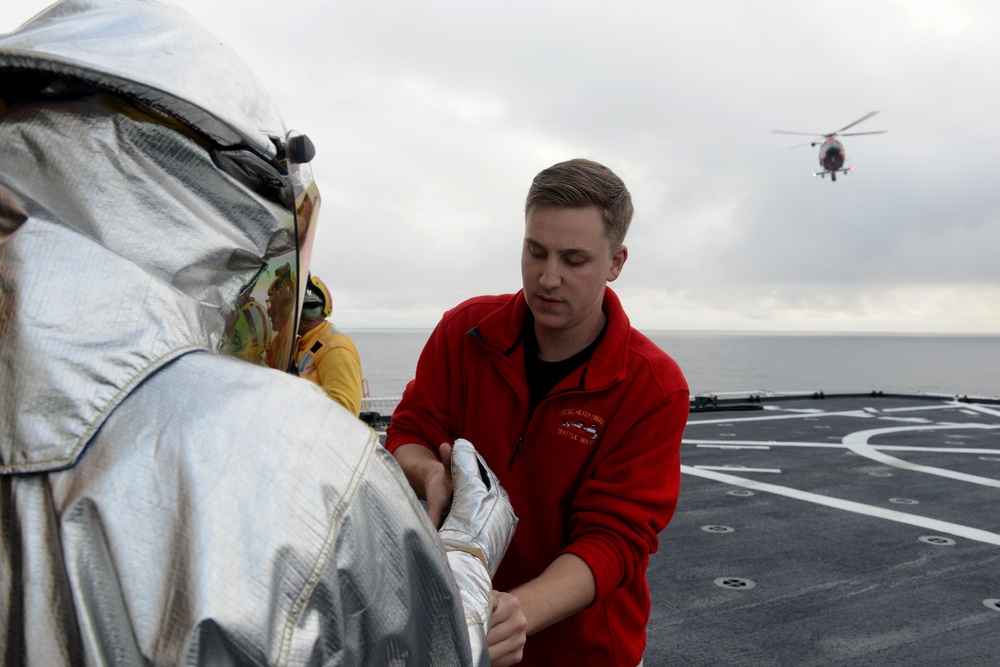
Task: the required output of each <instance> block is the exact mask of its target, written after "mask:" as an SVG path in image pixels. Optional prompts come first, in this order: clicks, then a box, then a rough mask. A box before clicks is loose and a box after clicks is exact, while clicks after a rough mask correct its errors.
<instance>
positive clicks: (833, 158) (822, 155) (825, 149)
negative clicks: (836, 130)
mask: <svg viewBox="0 0 1000 667" xmlns="http://www.w3.org/2000/svg"><path fill="white" fill-rule="evenodd" d="M819 163H820V165H821V166H822V167H823V168H824V169H826V170H827V171H829V172H830V173H831V174H836V173H837V172H838V171H840V170H841V169H842V168H843V166H844V145H843V144H841V143H840V142H839V141H837V140H836V139H834V138H833V137H827V138H826V141H824V142H823V143H822V144H820V147H819Z"/></svg>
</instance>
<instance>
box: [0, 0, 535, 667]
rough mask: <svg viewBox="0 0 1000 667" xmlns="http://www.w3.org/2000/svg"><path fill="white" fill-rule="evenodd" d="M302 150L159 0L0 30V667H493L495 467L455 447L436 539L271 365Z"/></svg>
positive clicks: (305, 201) (352, 444) (230, 68)
mask: <svg viewBox="0 0 1000 667" xmlns="http://www.w3.org/2000/svg"><path fill="white" fill-rule="evenodd" d="M312 154H313V149H312V146H311V143H310V142H309V141H308V140H307V139H306V138H305V137H304V136H302V135H297V134H295V133H293V132H288V131H286V129H285V127H284V124H283V122H282V120H281V117H280V116H279V115H278V113H277V110H276V109H275V108H274V106H273V103H272V102H271V100H270V98H269V97H268V95H267V94H266V92H265V91H264V90H263V88H262V86H261V85H260V83H259V82H258V81H257V79H255V78H254V76H253V75H252V74H251V73H250V72H249V71H248V69H247V67H246V65H245V64H244V63H243V62H242V60H240V59H239V58H238V56H236V55H235V54H234V53H233V52H232V51H231V50H230V49H229V48H228V47H226V46H224V45H222V44H221V43H220V42H219V40H218V39H216V38H215V37H213V36H212V35H211V34H210V33H208V32H206V31H205V30H204V29H202V28H201V27H199V26H198V25H197V24H196V23H194V22H193V21H192V20H191V18H190V17H189V16H188V15H187V14H186V13H184V12H182V11H180V10H178V9H176V8H174V7H172V6H170V5H166V4H160V3H159V2H154V1H153V0H66V1H65V2H62V3H59V4H57V5H54V6H53V7H51V8H49V9H48V10H46V11H44V12H42V13H41V14H39V15H37V16H36V17H34V18H33V19H31V20H30V21H28V22H27V23H26V24H25V25H23V26H22V27H21V28H19V29H17V30H16V31H15V32H13V33H10V34H8V35H4V36H0V664H4V665H22V664H27V665H46V666H49V665H56V666H58V665H78V664H94V665H97V664H103V665H140V664H157V665H164V664H197V665H234V664H253V665H256V664H286V665H287V664H310V665H314V664H315V665H421V666H423V665H463V664H485V663H486V662H487V661H488V654H487V651H486V648H485V641H484V639H485V632H486V630H487V629H488V623H489V615H490V610H491V595H492V589H491V585H490V577H491V574H492V572H494V571H495V568H496V566H497V564H498V563H499V560H500V559H501V558H502V556H503V553H504V550H505V549H506V546H507V544H508V543H509V540H510V537H511V535H512V533H513V530H514V526H515V524H516V518H515V517H514V515H513V512H512V511H511V509H510V503H509V501H508V500H507V498H506V494H505V492H504V491H503V490H502V489H501V488H500V487H499V485H498V484H497V482H496V478H495V477H494V476H493V475H492V473H491V472H490V471H489V470H488V469H487V468H485V466H484V465H483V463H482V461H481V460H480V459H479V458H478V457H477V455H476V454H475V451H474V449H473V448H472V446H471V445H470V444H469V443H456V446H455V449H454V451H453V453H452V455H451V469H452V471H453V475H454V478H455V501H454V504H453V506H452V508H451V512H450V514H449V515H448V518H447V520H446V521H445V523H444V525H443V526H442V527H441V529H440V531H436V530H435V528H434V526H433V525H431V523H430V522H429V520H428V518H427V515H426V513H425V512H424V511H423V510H422V508H421V507H420V505H419V501H417V500H416V498H415V496H414V495H413V494H412V493H411V492H410V490H409V485H408V484H407V482H406V479H405V478H404V477H403V475H402V473H401V471H400V469H399V468H398V466H397V465H396V464H395V462H394V460H393V458H392V456H391V455H389V454H388V453H387V452H386V451H385V450H384V449H383V448H382V447H381V446H380V444H379V441H378V438H377V436H376V435H375V433H374V432H373V431H371V430H370V429H369V428H367V427H366V426H365V425H364V424H363V423H362V422H361V421H359V420H357V419H355V418H354V417H353V415H351V414H350V413H348V412H347V411H346V410H344V409H343V408H342V407H341V406H339V405H337V404H336V403H334V402H332V401H330V400H329V399H328V398H327V397H326V396H325V395H323V393H322V392H321V391H320V390H319V389H318V388H316V387H315V386H313V385H312V384H310V383H307V382H302V381H301V380H300V379H298V378H295V377H293V376H291V375H288V374H286V373H284V372H281V371H279V370H275V369H282V370H284V369H287V368H288V363H289V359H290V356H291V354H292V345H293V342H294V340H295V336H294V332H295V328H296V324H297V320H298V317H299V313H300V310H301V303H302V295H303V291H304V279H305V277H306V275H307V273H308V271H307V269H308V263H309V256H310V246H311V242H312V235H313V233H314V231H315V220H316V214H317V213H318V210H319V193H318V190H317V189H316V187H315V184H314V183H313V181H312V178H311V175H310V173H311V172H310V170H309V164H308V162H309V160H310V159H311V158H312ZM220 353H222V354H220ZM268 363H269V364H270V366H272V367H273V368H269V367H268V365H267V364H268Z"/></svg>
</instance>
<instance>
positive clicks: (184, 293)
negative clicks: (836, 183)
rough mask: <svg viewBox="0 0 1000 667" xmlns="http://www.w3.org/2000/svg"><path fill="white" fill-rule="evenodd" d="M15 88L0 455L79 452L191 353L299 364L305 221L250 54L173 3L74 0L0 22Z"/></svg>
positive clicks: (1, 151) (5, 128) (1, 276)
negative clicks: (8, 26)
mask: <svg viewBox="0 0 1000 667" xmlns="http://www.w3.org/2000/svg"><path fill="white" fill-rule="evenodd" d="M205 62H211V63H212V66H211V67H206V66H204V63H205ZM0 98H3V100H4V101H5V104H3V105H0V435H2V437H0V472H32V471H42V470H53V469H59V468H63V467H68V466H71V465H73V463H74V462H75V461H76V460H77V459H78V457H79V456H80V454H81V452H82V450H83V448H84V447H85V446H86V444H87V442H88V441H89V439H90V438H91V437H92V436H93V434H94V433H95V432H96V430H97V429H98V428H100V426H101V424H102V423H103V421H104V419H105V418H106V417H107V415H108V414H109V413H110V411H111V410H112V409H113V408H114V407H115V406H116V405H117V404H118V403H119V402H120V401H121V400H122V399H123V398H124V397H125V396H127V395H128V393H129V392H130V391H131V390H132V389H133V388H134V387H135V386H137V385H138V384H139V383H140V382H142V381H143V380H144V379H145V378H146V377H147V376H148V375H149V374H150V373H151V372H152V371H154V370H155V369H157V368H159V367H160V366H161V365H162V364H164V363H166V362H168V361H170V360H172V359H174V358H176V357H177V356H179V355H181V354H184V353H185V352H189V351H192V350H197V349H203V350H209V351H213V352H218V351H223V352H229V353H232V354H233V355H235V356H241V357H243V358H245V359H247V360H249V361H252V362H255V363H259V364H268V365H272V366H277V367H281V368H282V369H284V368H285V367H286V366H284V365H282V363H283V362H284V363H287V361H284V357H281V355H278V354H275V355H272V353H273V352H275V351H276V350H284V349H287V351H288V354H289V355H290V353H291V345H292V343H293V342H294V327H295V324H296V320H297V313H298V310H297V305H296V291H295V289H294V288H295V282H296V279H297V277H296V274H297V273H298V271H297V269H298V261H299V257H300V254H302V245H303V243H306V245H308V243H307V241H308V240H307V239H303V238H302V236H304V235H305V233H304V230H303V229H302V228H301V227H302V225H300V228H299V229H298V230H297V231H296V223H295V215H294V213H293V208H294V207H295V206H296V204H297V202H298V200H294V201H293V197H292V196H291V194H290V193H291V187H290V184H289V181H290V180H291V179H290V177H289V175H288V172H287V171H286V169H285V166H284V162H283V161H282V158H284V140H285V136H286V133H285V128H284V127H283V125H282V121H281V119H280V117H279V115H278V113H277V112H276V110H275V107H274V105H273V103H272V101H271V99H270V97H269V96H268V95H267V93H266V92H265V91H264V89H263V87H262V86H261V84H260V83H259V82H258V80H257V79H256V77H255V76H254V75H253V74H252V73H251V72H250V70H249V68H248V67H247V66H246V65H245V63H244V62H243V61H242V60H241V59H240V58H239V56H237V55H236V54H235V53H234V52H233V51H232V50H230V49H229V48H228V47H226V46H223V45H222V44H220V43H219V40H218V39H217V38H215V37H213V36H212V35H211V34H209V33H208V32H206V31H205V30H204V29H202V28H200V27H198V25H197V24H196V23H194V21H193V20H192V19H191V17H190V16H189V15H187V14H186V13H185V12H183V11H181V10H179V9H176V8H174V7H171V6H168V5H164V4H160V3H158V2H153V1H149V2H122V1H120V0H66V1H65V2H62V3H60V4H57V5H55V6H53V7H52V8H50V9H48V10H46V11H44V12H42V13H40V14H39V15H37V16H36V17H35V18H33V19H32V20H31V21H29V22H28V23H26V24H25V25H24V26H22V27H21V28H20V29H19V30H17V31H15V32H14V33H11V34H8V35H5V36H3V37H0ZM4 106H6V107H7V108H6V110H4ZM69 138H72V139H69ZM310 157H311V156H310ZM313 205H315V207H316V208H318V194H317V198H316V200H315V201H313V202H310V209H312V208H313ZM297 234H298V235H299V237H297ZM306 256H307V253H306ZM302 261H303V262H304V263H305V262H306V259H305V257H303V260H302ZM302 273H305V271H304V270H303V272H302ZM123 283H124V284H127V285H128V286H129V289H130V290H134V291H135V293H138V294H141V295H143V298H142V300H141V301H140V300H137V302H141V303H143V307H141V308H136V306H135V303H131V302H124V301H123V300H122V299H120V298H118V297H112V296H110V295H113V294H115V293H116V291H118V290H119V289H120V285H122V284H123ZM112 287H114V289H113V288H112ZM279 287H280V288H281V289H279ZM261 290H263V291H261ZM53 293H58V294H59V295H60V298H58V299H55V300H54V299H52V298H51V295H52V294H53ZM299 294H301V291H299ZM279 297H280V298H279ZM272 300H273V303H272ZM66 304H72V306H71V307H69V308H67V305H66ZM265 304H266V305H265ZM268 317H270V320H268ZM282 318H283V319H282ZM262 319H263V320H264V321H263V322H262ZM271 322H275V323H277V322H281V323H282V325H281V326H278V325H277V324H275V326H273V327H269V324H270V323H271ZM279 338H280V340H278V339H279ZM262 341H263V342H262ZM272 356H273V357H274V358H272ZM26 378H31V380H30V382H28V381H27V380H26Z"/></svg>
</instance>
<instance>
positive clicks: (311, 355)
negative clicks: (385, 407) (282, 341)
mask: <svg viewBox="0 0 1000 667" xmlns="http://www.w3.org/2000/svg"><path fill="white" fill-rule="evenodd" d="M332 312H333V305H332V304H331V302H330V290H328V289H327V287H326V285H325V284H324V283H323V281H322V280H320V279H319V278H317V277H316V276H314V275H310V276H309V280H308V282H307V283H306V296H305V300H304V301H303V304H302V318H301V319H300V320H299V340H298V343H297V345H296V347H295V368H296V370H297V371H298V374H299V375H300V376H302V377H304V378H306V379H307V380H311V381H313V382H315V383H316V384H318V385H319V386H320V387H322V389H323V391H325V392H326V394H327V395H328V396H329V397H330V398H332V399H333V400H335V401H337V402H338V403H340V404H341V405H343V406H344V407H345V408H347V409H348V410H349V411H351V412H353V413H354V416H355V417H357V416H359V415H360V414H361V357H359V356H358V350H357V348H356V347H354V342H353V341H352V340H351V339H350V338H349V337H348V336H347V335H346V334H344V333H343V332H341V331H340V330H339V329H337V328H336V327H334V326H333V324H331V323H330V321H329V320H327V319H326V318H328V317H329V316H330V313H332Z"/></svg>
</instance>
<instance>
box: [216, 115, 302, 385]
mask: <svg viewBox="0 0 1000 667" xmlns="http://www.w3.org/2000/svg"><path fill="white" fill-rule="evenodd" d="M276 143H278V142H276ZM280 148H281V149H282V150H281V153H282V154H283V155H282V157H281V159H280V164H281V167H282V170H283V171H284V173H283V174H274V173H273V169H272V170H271V172H272V173H271V174H266V173H265V174H263V175H262V174H261V173H260V172H261V166H262V165H261V164H259V162H260V161H259V159H258V158H254V159H253V160H251V161H248V160H247V157H248V156H247V154H246V153H241V154H240V155H239V156H238V157H239V160H238V161H237V160H235V158H236V157H237V156H236V155H235V154H232V153H230V154H228V155H226V156H225V158H226V159H225V160H221V159H220V161H219V162H220V166H222V168H223V169H224V170H225V171H227V172H229V173H234V171H235V170H234V168H233V164H234V163H235V164H239V165H240V166H239V172H240V173H239V175H241V176H245V175H246V173H247V172H248V171H249V170H248V168H247V165H248V164H249V163H254V162H255V163H254V166H253V171H254V172H255V173H254V176H255V178H256V179H257V185H258V187H257V188H256V189H257V190H258V191H259V190H260V189H261V188H260V187H259V185H260V182H261V181H262V182H264V183H265V185H268V186H270V187H269V188H267V189H268V190H269V191H270V192H271V193H272V197H276V198H277V199H278V200H279V201H281V202H282V203H283V205H284V206H285V210H284V211H282V213H281V220H280V221H279V229H278V233H277V234H275V239H276V241H275V242H274V243H273V244H272V247H271V249H270V250H269V252H268V255H267V257H266V263H265V264H263V265H262V266H261V267H260V270H259V271H258V273H257V275H256V276H255V277H254V278H253V280H252V281H251V282H250V283H249V285H247V286H246V287H245V288H244V289H243V290H242V291H241V293H240V297H239V301H238V303H237V308H236V312H235V313H234V316H233V317H232V318H230V321H229V323H228V325H227V327H226V331H225V334H224V340H223V345H222V350H221V351H222V352H223V353H225V354H230V355H232V356H235V357H239V358H240V359H243V360H245V361H249V362H251V363H256V364H261V365H266V366H270V367H272V368H277V369H279V370H288V368H289V367H290V365H291V362H292V352H293V350H294V349H295V336H296V332H297V330H298V322H299V318H300V317H301V309H302V303H303V300H304V298H305V291H306V284H307V282H308V278H309V263H310V260H311V259H312V246H313V238H314V236H315V233H316V222H317V219H318V217H319V208H320V195H319V189H318V188H317V187H316V182H315V180H313V175H312V168H311V167H310V165H309V164H308V163H309V161H310V160H312V158H313V155H315V152H316V151H315V149H314V148H313V145H312V142H311V141H310V140H309V138H308V137H306V136H305V135H301V134H298V133H297V132H289V133H288V136H287V137H285V141H284V144H283V145H280ZM269 176H271V177H273V176H278V179H277V180H270V181H269V180H268V177H269ZM262 177H263V178H262Z"/></svg>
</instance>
